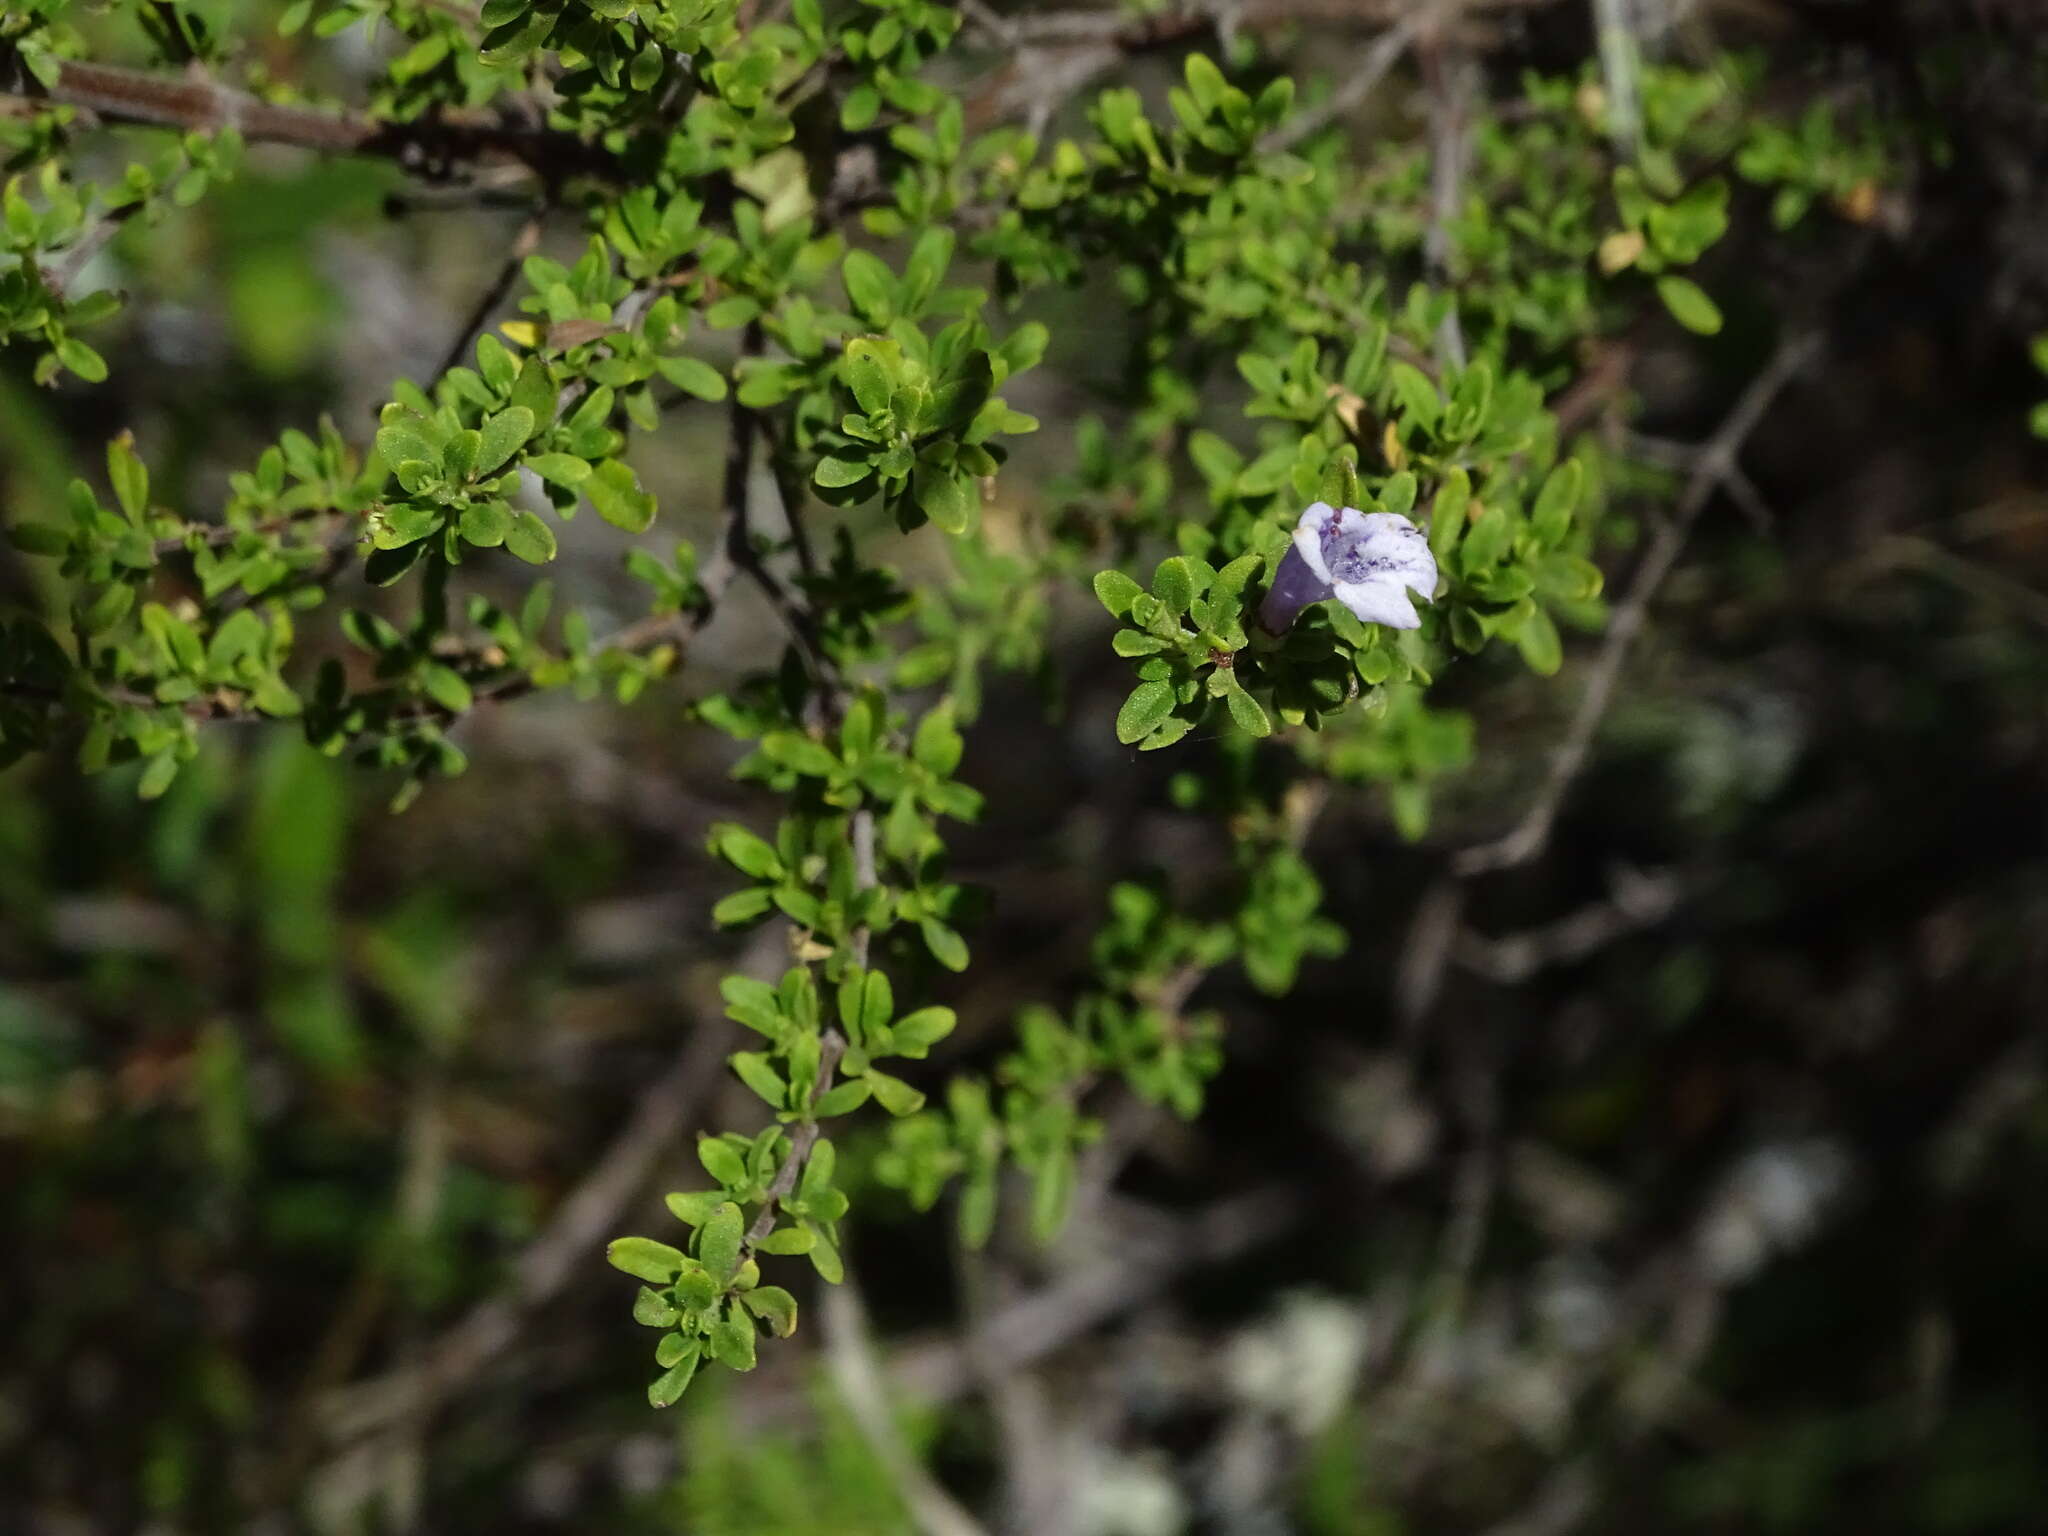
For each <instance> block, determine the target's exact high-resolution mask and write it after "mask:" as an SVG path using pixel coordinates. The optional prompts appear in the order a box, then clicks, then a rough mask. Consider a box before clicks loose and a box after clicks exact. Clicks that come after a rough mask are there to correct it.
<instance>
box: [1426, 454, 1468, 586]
mask: <svg viewBox="0 0 2048 1536" xmlns="http://www.w3.org/2000/svg"><path fill="white" fill-rule="evenodd" d="M1471 506H1472V480H1471V477H1470V476H1469V475H1467V474H1466V473H1465V470H1464V467H1463V466H1462V465H1461V466H1459V467H1458V468H1456V469H1454V470H1452V471H1451V472H1450V473H1449V474H1448V475H1446V476H1444V483H1443V485H1442V486H1441V487H1439V488H1438V490H1437V493H1436V503H1435V505H1434V506H1433V507H1432V508H1431V510H1430V514H1429V550H1430V553H1431V554H1433V555H1435V556H1436V561H1437V564H1438V565H1442V564H1444V563H1445V562H1447V561H1448V560H1449V559H1450V558H1451V551H1452V550H1454V549H1456V548H1457V547H1458V538H1459V536H1460V535H1461V534H1463V533H1464V531H1465V518H1466V516H1467V515H1468V513H1469V512H1470V510H1471Z"/></svg>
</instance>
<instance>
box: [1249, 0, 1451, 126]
mask: <svg viewBox="0 0 2048 1536" xmlns="http://www.w3.org/2000/svg"><path fill="white" fill-rule="evenodd" d="M1429 14H1430V12H1429V11H1428V10H1427V9H1418V10H1416V11H1415V12H1414V13H1413V14H1412V15H1409V16H1405V17H1403V18H1402V19H1401V20H1400V21H1399V22H1397V23H1395V24H1394V26H1392V27H1391V28H1389V29H1388V30H1387V31H1385V32H1383V33H1382V34H1381V35H1380V36H1379V37H1377V38H1375V39H1374V40H1373V45H1372V46H1371V47H1370V48H1368V49H1367V50H1366V52H1365V57H1364V58H1363V59H1361V60H1359V62H1358V67H1357V69H1355V70H1353V71H1352V72H1351V73H1350V74H1349V75H1347V76H1346V77H1345V78H1344V81H1343V83H1342V84H1341V85H1339V86H1338V87H1337V89H1336V90H1335V91H1333V92H1332V93H1331V94H1330V99H1329V100H1327V101H1324V102H1321V103H1318V104H1317V105H1316V106H1313V107H1311V108H1309V109H1308V110H1307V111H1306V112H1303V113H1302V114H1300V115H1299V116H1298V117H1296V118H1295V120H1294V121H1293V122H1291V123H1282V124H1281V125H1280V126H1279V127H1278V128H1275V129H1274V130H1273V131H1272V132H1271V133H1269V134H1267V135H1266V136H1265V138H1263V139H1261V140H1260V141H1259V148H1260V149H1261V150H1264V151H1265V152H1266V153H1268V154H1271V153H1273V152H1275V151H1277V150H1283V149H1292V148H1293V147H1294V146H1295V145H1296V144H1299V143H1300V142H1301V141H1302V140H1303V139H1306V138H1312V137H1314V136H1315V135H1316V134H1318V133H1321V132H1322V131H1323V130H1324V129H1325V128H1327V127H1329V126H1330V124H1331V123H1334V122H1336V121H1337V120H1338V119H1339V118H1341V117H1347V116H1349V115H1350V114H1351V113H1353V112H1355V111H1357V110H1358V108H1359V106H1360V105H1361V104H1363V103H1364V101H1365V99H1366V97H1368V96H1370V95H1371V94H1372V93H1373V91H1374V90H1375V89H1377V88H1378V86H1379V83H1380V82H1381V81H1382V80H1384V79H1386V77H1387V73H1388V71H1390V70H1391V69H1393V67H1394V66H1395V64H1397V63H1399V62H1400V59H1401V55H1402V54H1404V53H1406V52H1407V51H1408V49H1409V47H1410V45H1411V44H1413V43H1414V41H1415V38H1416V35H1417V34H1418V33H1419V32H1420V31H1421V30H1422V28H1423V25H1424V23H1425V20H1426V19H1427V17H1428V16H1429Z"/></svg>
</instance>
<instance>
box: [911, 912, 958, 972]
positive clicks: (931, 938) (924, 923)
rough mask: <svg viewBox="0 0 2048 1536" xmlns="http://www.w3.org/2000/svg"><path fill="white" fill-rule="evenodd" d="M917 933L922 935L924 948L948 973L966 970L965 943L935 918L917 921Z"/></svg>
mask: <svg viewBox="0 0 2048 1536" xmlns="http://www.w3.org/2000/svg"><path fill="white" fill-rule="evenodd" d="M917 927H918V932H920V933H921V934H923V935H924V947H925V948H926V949H928V950H930V951H931V953H932V958H933V959H934V960H936V961H938V962H939V964H941V965H943V966H944V967H945V968H946V969H947V970H949V971H964V970H966V969H967V958H968V957H967V941H966V940H965V939H963V938H961V937H960V935H959V934H957V933H955V932H954V931H953V930H952V929H951V928H948V927H947V926H946V925H945V924H944V923H942V922H940V921H939V920H938V919H937V918H935V917H927V918H923V919H921V920H920V921H919V923H918V925H917Z"/></svg>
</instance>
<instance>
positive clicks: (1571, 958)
mask: <svg viewBox="0 0 2048 1536" xmlns="http://www.w3.org/2000/svg"><path fill="white" fill-rule="evenodd" d="M1608 884H1609V889H1610V893H1611V894H1609V895H1608V897H1607V898H1606V899H1605V900H1604V901H1596V902H1594V903H1592V904H1591V905H1589V906H1584V907H1581V908H1580V909H1579V910H1578V911H1576V912H1573V913H1571V914H1569V915H1568V916H1565V917H1561V918H1559V919H1557V920H1556V921H1555V922H1551V923H1545V924H1544V925H1543V926H1542V927H1540V928H1531V929H1528V930H1526V931H1524V932H1522V933H1515V934H1509V935H1507V936H1505V937H1503V938H1498V939H1489V938H1487V937H1485V936H1484V935H1482V934H1478V933H1474V932H1473V931H1472V930H1471V929H1469V928H1468V929H1466V930H1465V931H1464V932H1462V933H1460V934H1459V935H1458V939H1457V947H1456V951H1455V953H1456V956H1457V960H1458V963H1459V964H1460V965H1462V966H1464V967H1465V968H1466V969H1467V970H1469V971H1476V972H1478V973H1479V974H1480V975H1482V976H1484V977H1485V978H1486V979H1487V980H1489V981H1494V982H1498V983H1500V984H1501V985H1502V986H1515V985H1517V984H1519V983H1521V982H1524V981H1527V980H1528V979H1529V978H1530V977H1531V976H1534V975H1535V974H1536V973H1537V972H1538V971H1541V970H1545V969H1548V968H1549V967H1551V966H1556V965H1570V964H1572V963H1573V962H1575V961H1579V960H1583V959H1585V958H1586V957H1587V956H1588V955H1591V954H1594V953H1595V952H1597V951H1599V950H1601V949H1603V948H1605V947H1606V946H1607V945H1609V944H1611V943H1613V942H1614V941H1615V940H1616V939H1621V938H1626V937H1627V936H1628V935H1629V934H1631V933H1638V932H1640V931H1642V930H1643V929H1645V928H1654V927H1655V926H1656V925H1657V924H1658V923H1661V922H1663V921H1664V919H1665V918H1667V917H1669V916H1670V915H1671V914H1672V912H1673V911H1675V910H1676V909H1677V907H1678V903H1679V900H1680V898H1681V897H1682V896H1683V895H1684V894H1685V882H1684V881H1682V880H1681V879H1679V878H1678V877H1677V876H1676V875H1673V874H1670V873H1669V872H1659V873H1656V874H1645V873H1643V872H1642V871H1640V870H1633V869H1625V868H1624V869H1617V870H1615V871H1614V873H1613V875H1612V876H1611V877H1610V879H1609V882H1608Z"/></svg>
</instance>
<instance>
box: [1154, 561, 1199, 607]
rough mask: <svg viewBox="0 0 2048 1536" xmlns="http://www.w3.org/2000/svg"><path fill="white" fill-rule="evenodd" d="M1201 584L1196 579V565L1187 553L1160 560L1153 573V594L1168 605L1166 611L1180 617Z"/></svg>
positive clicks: (1192, 600) (1191, 601)
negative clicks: (1188, 557) (1191, 561)
mask: <svg viewBox="0 0 2048 1536" xmlns="http://www.w3.org/2000/svg"><path fill="white" fill-rule="evenodd" d="M1198 590H1199V585H1198V583H1197V582H1196V580H1195V567H1194V566H1193V564H1192V563H1190V561H1189V560H1188V559H1187V557H1186V556H1185V555H1174V556H1172V557H1171V558H1169V559H1165V560H1162V561H1160V562H1159V568H1158V569H1157V570H1155V571H1154V572H1153V573H1152V595H1153V596H1154V597H1156V598H1158V599H1159V601H1160V602H1162V603H1164V604H1165V605H1166V611H1167V612H1168V613H1170V614H1172V615H1173V616H1174V617H1175V618H1179V617H1180V616H1181V615H1182V614H1184V613H1186V612H1187V611H1188V608H1189V606H1190V605H1191V604H1192V603H1193V602H1194V600H1195V596H1196V593H1197V591H1198Z"/></svg>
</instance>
